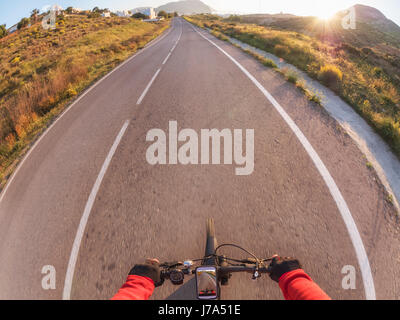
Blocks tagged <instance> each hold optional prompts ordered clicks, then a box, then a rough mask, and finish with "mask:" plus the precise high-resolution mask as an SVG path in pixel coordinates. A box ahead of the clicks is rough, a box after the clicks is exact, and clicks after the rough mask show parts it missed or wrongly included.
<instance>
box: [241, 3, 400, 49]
mask: <svg viewBox="0 0 400 320" xmlns="http://www.w3.org/2000/svg"><path fill="white" fill-rule="evenodd" d="M354 8H355V11H356V22H357V28H356V29H355V30H345V29H343V27H342V18H343V17H344V16H345V13H343V12H340V13H337V14H336V15H335V16H334V17H333V18H332V19H331V20H328V21H324V20H321V19H318V18H317V17H297V16H293V17H289V18H287V19H285V18H281V19H276V18H275V19H271V18H270V15H266V19H264V20H262V21H260V20H261V19H260V17H254V19H251V17H243V21H245V22H247V23H257V24H262V25H266V26H270V27H274V28H276V29H282V30H292V31H297V32H300V33H304V34H307V35H310V36H314V37H317V38H319V39H320V40H323V41H327V42H331V43H340V42H343V41H345V42H348V43H351V44H352V45H353V46H356V47H358V48H362V47H365V46H376V47H382V48H384V47H386V46H388V45H389V46H392V47H394V48H396V49H400V27H399V26H398V25H396V24H395V23H394V22H393V21H391V20H389V19H387V18H386V17H385V16H384V15H383V13H381V12H380V11H379V10H377V9H375V8H373V7H368V6H364V5H355V6H354ZM396 52H397V50H396Z"/></svg>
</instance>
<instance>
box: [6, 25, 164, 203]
mask: <svg viewBox="0 0 400 320" xmlns="http://www.w3.org/2000/svg"><path fill="white" fill-rule="evenodd" d="M171 30H172V28H170V29H169V30H168V32H167V33H166V34H164V35H163V36H161V38H156V39H154V40H152V41H150V42H149V43H148V44H147V45H146V46H145V47H144V48H143V49H142V50H140V51H139V52H137V53H135V54H134V55H133V56H132V57H130V58H128V59H127V60H126V61H124V62H123V63H121V64H120V65H119V66H118V67H116V68H115V69H113V70H112V71H110V72H109V73H107V74H106V75H105V76H104V77H102V78H101V79H100V80H98V81H97V82H96V83H95V84H93V85H92V86H91V87H89V88H88V89H87V90H86V91H85V92H83V93H82V94H81V95H80V97H79V98H77V99H76V100H75V101H74V102H73V103H72V104H71V105H70V106H69V107H68V108H67V109H65V110H64V111H63V112H62V113H61V114H60V115H59V116H58V117H57V119H56V120H54V122H53V123H52V124H51V125H50V127H48V128H47V129H46V130H45V131H44V132H43V134H42V135H41V136H40V137H39V139H38V140H36V142H35V143H34V145H33V146H32V147H31V148H30V149H29V151H28V152H27V154H26V155H25V157H24V158H23V159H22V161H21V162H20V163H19V164H18V167H17V169H16V170H15V171H14V173H13V175H12V176H11V178H10V179H9V180H8V182H7V184H6V186H5V188H4V189H3V191H2V193H1V196H0V203H1V202H2V201H3V199H4V196H5V195H6V193H7V190H8V188H9V187H10V185H11V184H12V182H13V181H14V178H15V177H16V176H17V174H18V172H19V170H20V169H21V167H22V166H23V164H24V163H25V161H26V160H27V159H28V158H29V156H30V155H31V153H32V152H33V150H35V148H36V147H37V146H38V144H39V142H40V141H41V140H42V139H43V138H44V137H45V136H46V135H47V134H48V133H49V132H50V130H51V129H52V128H53V127H54V126H55V125H56V123H57V122H58V121H59V120H60V119H61V118H62V117H63V116H64V115H65V114H66V113H67V112H68V111H70V110H71V109H72V107H73V106H75V105H76V104H77V103H78V102H79V101H80V100H81V99H82V98H83V97H85V96H86V95H87V94H88V93H89V92H90V91H91V90H93V89H94V88H95V87H97V85H99V84H100V83H101V82H102V81H103V80H105V79H106V78H108V77H109V76H110V75H111V74H113V73H114V72H115V71H117V70H118V69H120V68H121V67H122V66H124V65H125V64H127V63H128V62H129V61H131V60H132V59H133V58H135V57H137V56H138V55H140V54H142V53H143V52H144V51H145V50H147V49H149V48H151V47H152V46H154V45H156V44H157V43H158V42H160V41H161V40H162V39H164V38H165V37H166V36H167V35H168V34H170V32H171Z"/></svg>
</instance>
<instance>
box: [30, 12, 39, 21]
mask: <svg viewBox="0 0 400 320" xmlns="http://www.w3.org/2000/svg"><path fill="white" fill-rule="evenodd" d="M38 15H39V9H33V10H32V11H31V20H32V22H33V23H36V22H37V20H38Z"/></svg>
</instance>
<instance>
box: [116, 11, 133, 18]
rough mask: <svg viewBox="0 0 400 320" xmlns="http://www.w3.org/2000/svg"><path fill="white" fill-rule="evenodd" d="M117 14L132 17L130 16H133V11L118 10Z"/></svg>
mask: <svg viewBox="0 0 400 320" xmlns="http://www.w3.org/2000/svg"><path fill="white" fill-rule="evenodd" d="M115 14H116V15H117V16H118V17H130V16H132V12H131V11H130V10H122V11H116V12H115Z"/></svg>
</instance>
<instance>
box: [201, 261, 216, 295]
mask: <svg viewBox="0 0 400 320" xmlns="http://www.w3.org/2000/svg"><path fill="white" fill-rule="evenodd" d="M218 288H219V286H218V279H217V268H216V267H213V266H211V267H205V266H203V267H199V268H197V269H196V289H197V299H199V300H216V299H218V296H219V292H218Z"/></svg>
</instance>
